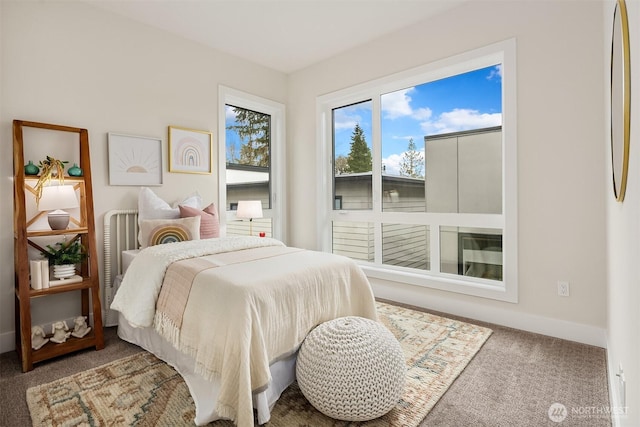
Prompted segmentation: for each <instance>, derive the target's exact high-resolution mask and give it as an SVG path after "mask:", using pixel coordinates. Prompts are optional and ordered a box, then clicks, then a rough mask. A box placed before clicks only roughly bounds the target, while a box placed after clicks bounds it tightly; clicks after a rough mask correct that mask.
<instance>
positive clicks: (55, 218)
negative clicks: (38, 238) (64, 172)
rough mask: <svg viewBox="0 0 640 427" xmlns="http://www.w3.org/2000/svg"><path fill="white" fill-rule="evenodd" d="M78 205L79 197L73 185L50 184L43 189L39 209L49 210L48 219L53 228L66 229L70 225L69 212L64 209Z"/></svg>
mask: <svg viewBox="0 0 640 427" xmlns="http://www.w3.org/2000/svg"><path fill="white" fill-rule="evenodd" d="M78 206H79V205H78V198H77V197H76V191H75V190H74V188H73V185H50V186H47V187H44V188H43V189H42V197H41V198H40V202H39V203H38V210H39V211H42V212H44V211H49V215H48V216H47V220H48V221H49V226H50V227H51V229H52V230H66V228H67V227H68V226H69V213H68V212H65V211H63V210H62V209H72V208H77V207H78Z"/></svg>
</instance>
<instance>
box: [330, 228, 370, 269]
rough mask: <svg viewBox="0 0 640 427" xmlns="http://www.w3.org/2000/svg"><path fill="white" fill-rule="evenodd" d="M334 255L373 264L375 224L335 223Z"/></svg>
mask: <svg viewBox="0 0 640 427" xmlns="http://www.w3.org/2000/svg"><path fill="white" fill-rule="evenodd" d="M332 227H333V236H332V237H333V253H334V254H338V255H344V256H347V257H349V258H352V259H355V260H360V261H369V262H373V260H374V251H373V224H372V223H370V222H348V221H333V223H332Z"/></svg>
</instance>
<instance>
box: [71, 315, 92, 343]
mask: <svg viewBox="0 0 640 427" xmlns="http://www.w3.org/2000/svg"><path fill="white" fill-rule="evenodd" d="M73 323H74V325H75V326H74V327H73V332H71V335H73V336H74V337H76V338H82V337H83V336H85V335H87V334H88V333H89V332H90V331H91V328H90V327H89V326H87V317H86V316H78V317H76V318H75V319H73Z"/></svg>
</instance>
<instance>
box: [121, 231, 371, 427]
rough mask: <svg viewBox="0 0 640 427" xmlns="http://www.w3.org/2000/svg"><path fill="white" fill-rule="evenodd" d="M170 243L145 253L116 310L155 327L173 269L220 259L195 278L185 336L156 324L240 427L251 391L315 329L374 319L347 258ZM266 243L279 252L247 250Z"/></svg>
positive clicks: (238, 244)
mask: <svg viewBox="0 0 640 427" xmlns="http://www.w3.org/2000/svg"><path fill="white" fill-rule="evenodd" d="M215 242H217V243H215ZM203 243H204V245H203ZM161 246H162V245H161ZM164 246H173V247H172V248H158V247H152V248H147V249H145V250H144V251H142V252H141V253H140V255H138V256H137V257H136V259H135V260H134V262H133V263H132V264H131V266H130V267H129V270H128V271H127V274H126V275H125V277H124V280H123V283H122V285H121V287H120V290H119V291H118V294H117V296H116V299H115V300H114V303H113V304H112V308H113V309H116V310H118V311H121V312H122V313H123V315H124V316H125V318H127V320H128V321H129V322H131V323H132V324H134V325H140V326H148V325H150V324H151V323H152V322H153V317H154V315H153V312H154V311H155V302H156V301H157V299H158V295H159V292H160V288H161V286H162V284H161V282H162V277H163V276H164V272H165V271H166V269H167V267H168V266H169V264H171V262H173V261H177V260H180V259H186V258H188V257H192V256H201V255H207V254H219V255H212V256H211V257H209V256H207V259H210V260H212V261H213V262H214V263H215V264H216V267H215V268H210V269H206V270H204V271H202V272H201V273H198V274H197V275H196V276H195V279H194V280H193V284H192V286H191V289H190V293H189V297H188V301H187V304H186V307H185V311H184V316H183V319H182V327H181V329H180V330H179V331H175V330H173V331H172V330H171V328H168V327H167V325H166V324H162V321H160V320H161V319H159V318H158V317H156V322H155V323H154V327H155V329H156V330H157V331H158V332H159V333H160V334H162V335H163V336H164V337H165V338H166V339H168V340H169V341H171V342H173V343H174V345H175V346H176V347H177V348H178V349H179V350H180V351H182V352H185V353H186V354H189V355H191V356H193V357H194V359H195V362H196V371H197V372H199V373H201V374H202V375H203V376H204V377H205V378H207V379H214V378H215V379H218V380H219V381H220V385H221V387H220V395H219V399H218V402H217V407H216V410H217V412H218V413H219V414H220V415H221V416H223V417H226V418H230V419H232V420H235V421H236V422H237V424H238V425H239V426H241V427H244V426H253V407H252V391H256V390H260V389H263V388H264V387H266V386H267V385H268V384H269V382H270V380H271V378H270V373H269V364H270V363H272V362H273V361H275V360H278V359H279V358H281V357H285V356H287V355H290V354H292V353H294V352H295V351H297V349H298V348H299V346H300V344H301V343H302V341H303V340H304V337H305V336H306V335H307V334H308V332H310V331H311V329H312V328H313V327H315V326H316V325H318V324H320V323H322V322H324V321H327V320H330V319H333V318H337V317H342V316H347V315H355V316H362V317H367V318H371V319H377V315H376V311H375V310H376V309H375V302H374V298H373V293H372V291H371V288H370V286H369V283H368V281H367V279H366V277H365V276H364V273H363V272H362V271H361V269H360V268H359V267H357V265H356V264H355V263H354V262H353V261H352V260H350V259H348V258H345V257H341V256H336V255H332V254H327V253H322V252H313V251H306V250H300V249H295V248H286V247H284V245H282V243H280V242H278V241H277V240H273V239H260V238H239V239H236V238H232V239H230V240H229V239H228V238H225V239H210V240H203V241H199V242H197V241H196V242H182V243H172V244H169V245H164ZM265 246H282V248H281V249H278V248H277V247H276V248H273V249H269V248H265V249H251V248H254V247H258V248H260V247H262V248H264V247H265ZM155 248H158V249H155ZM234 248H235V249H240V250H243V251H246V252H244V253H243V254H242V256H240V254H238V257H241V258H244V257H246V254H247V253H249V252H251V251H252V250H253V251H259V252H261V253H264V252H268V253H269V256H267V257H264V256H260V257H257V258H256V259H252V260H251V261H248V262H242V263H238V262H235V261H234V258H235V257H236V256H235V255H233V254H230V253H229V252H230V251H231V250H233V249H234ZM150 249H152V250H151V251H149V250H150ZM216 257H217V258H216ZM248 258H251V257H250V256H249V257H248Z"/></svg>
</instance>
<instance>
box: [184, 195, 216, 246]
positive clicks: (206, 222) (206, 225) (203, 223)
mask: <svg viewBox="0 0 640 427" xmlns="http://www.w3.org/2000/svg"><path fill="white" fill-rule="evenodd" d="M178 207H179V208H180V218H189V217H194V216H199V217H200V238H201V239H211V238H213V237H220V220H219V218H218V210H217V209H216V206H215V205H214V204H213V203H211V204H210V205H209V206H207V207H206V208H204V209H203V210H200V209H198V208H192V207H190V206H183V205H179V206H178Z"/></svg>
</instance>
